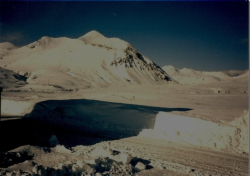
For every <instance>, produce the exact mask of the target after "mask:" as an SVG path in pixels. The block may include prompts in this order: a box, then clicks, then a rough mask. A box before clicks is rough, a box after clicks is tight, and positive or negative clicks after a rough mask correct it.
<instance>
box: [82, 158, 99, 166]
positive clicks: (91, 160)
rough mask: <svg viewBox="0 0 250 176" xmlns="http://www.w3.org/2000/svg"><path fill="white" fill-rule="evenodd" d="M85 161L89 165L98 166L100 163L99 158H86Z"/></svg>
mask: <svg viewBox="0 0 250 176" xmlns="http://www.w3.org/2000/svg"><path fill="white" fill-rule="evenodd" d="M83 161H84V162H85V163H87V164H91V165H95V166H97V165H98V164H99V163H100V160H99V159H98V158H97V157H85V158H84V159H83Z"/></svg>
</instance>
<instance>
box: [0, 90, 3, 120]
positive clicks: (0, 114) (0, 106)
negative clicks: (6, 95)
mask: <svg viewBox="0 0 250 176" xmlns="http://www.w3.org/2000/svg"><path fill="white" fill-rule="evenodd" d="M2 91H3V88H2V87H0V122H1V117H2V103H1V102H2Z"/></svg>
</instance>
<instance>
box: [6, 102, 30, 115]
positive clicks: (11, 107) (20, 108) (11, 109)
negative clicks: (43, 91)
mask: <svg viewBox="0 0 250 176" xmlns="http://www.w3.org/2000/svg"><path fill="white" fill-rule="evenodd" d="M33 106H34V104H33V103H29V102H24V101H15V100H2V110H1V115H3V116H23V115H24V114H27V113H29V112H30V111H31V110H32V108H33Z"/></svg>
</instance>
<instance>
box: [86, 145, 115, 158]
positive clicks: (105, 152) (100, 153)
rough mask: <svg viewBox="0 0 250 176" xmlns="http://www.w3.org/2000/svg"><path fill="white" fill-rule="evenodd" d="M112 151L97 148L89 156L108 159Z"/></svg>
mask: <svg viewBox="0 0 250 176" xmlns="http://www.w3.org/2000/svg"><path fill="white" fill-rule="evenodd" d="M112 153H113V151H112V150H110V149H109V148H106V149H104V148H103V147H102V146H97V147H96V148H95V149H94V150H92V151H91V152H90V155H91V156H99V157H100V156H103V157H110V156H111V155H112Z"/></svg>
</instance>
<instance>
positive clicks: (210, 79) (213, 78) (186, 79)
mask: <svg viewBox="0 0 250 176" xmlns="http://www.w3.org/2000/svg"><path fill="white" fill-rule="evenodd" d="M162 69H163V70H164V71H165V72H167V73H168V74H169V75H170V77H171V78H173V79H174V80H176V81H177V82H179V83H181V84H207V83H215V82H222V81H226V80H230V79H231V78H230V77H229V76H228V75H226V74H225V73H223V72H207V71H196V70H193V69H188V68H183V69H181V70H178V69H176V68H174V67H173V66H171V65H167V66H164V67H162Z"/></svg>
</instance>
